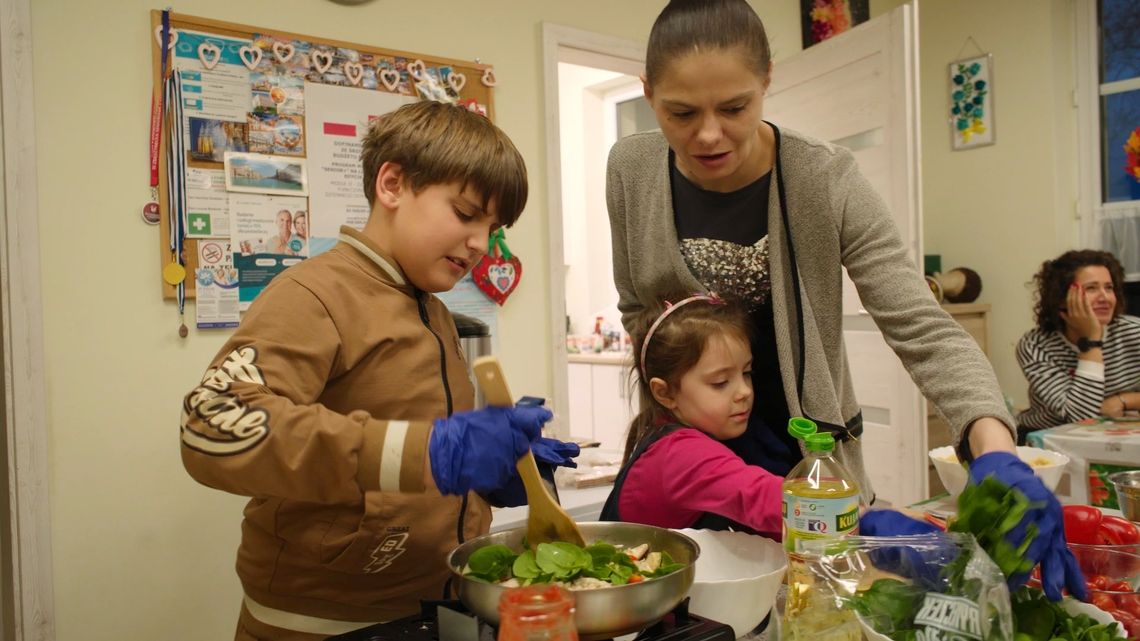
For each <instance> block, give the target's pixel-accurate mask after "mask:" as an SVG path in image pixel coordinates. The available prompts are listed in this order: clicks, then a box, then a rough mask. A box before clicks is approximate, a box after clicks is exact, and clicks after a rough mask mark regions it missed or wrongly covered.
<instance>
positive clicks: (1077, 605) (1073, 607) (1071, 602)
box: [1061, 596, 1128, 637]
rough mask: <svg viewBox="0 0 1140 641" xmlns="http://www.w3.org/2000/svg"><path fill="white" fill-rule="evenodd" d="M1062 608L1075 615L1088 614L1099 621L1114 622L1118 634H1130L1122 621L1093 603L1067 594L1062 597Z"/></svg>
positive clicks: (1123, 635)
mask: <svg viewBox="0 0 1140 641" xmlns="http://www.w3.org/2000/svg"><path fill="white" fill-rule="evenodd" d="M1061 609H1063V610H1064V611H1065V612H1068V613H1069V614H1071V615H1073V616H1077V615H1078V614H1087V615H1089V616H1090V617H1092V619H1093V621H1096V622H1097V623H1109V624H1114V625H1116V634H1117V635H1118V636H1120V637H1127V636H1128V631H1127V630H1125V629H1124V626H1123V625H1121V623H1120V621H1117V620H1116V619H1115V618H1113V616H1112V615H1111V614H1109V613H1107V612H1105V611H1104V610H1101V609H1100V608H1098V607H1096V606H1095V605H1093V604H1091V603H1085V602H1083V601H1078V600H1076V599H1074V598H1073V597H1071V596H1067V597H1065V598H1064V599H1061Z"/></svg>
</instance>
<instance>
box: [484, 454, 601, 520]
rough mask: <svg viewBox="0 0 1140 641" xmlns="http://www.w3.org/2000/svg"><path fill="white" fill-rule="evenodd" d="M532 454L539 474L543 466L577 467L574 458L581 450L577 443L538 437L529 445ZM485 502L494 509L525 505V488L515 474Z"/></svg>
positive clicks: (488, 495)
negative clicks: (537, 465)
mask: <svg viewBox="0 0 1140 641" xmlns="http://www.w3.org/2000/svg"><path fill="white" fill-rule="evenodd" d="M530 449H531V451H533V452H534V460H535V461H536V462H537V463H538V464H539V472H541V471H542V466H543V464H545V465H550V466H554V467H578V463H577V462H575V461H574V457H575V456H578V454H580V453H581V451H582V449H581V448H580V447H578V444H577V443H566V442H563V441H559V440H557V439H553V438H545V437H539V438H538V439H537V440H535V441H534V442H533V443H531V444H530ZM487 502H488V503H490V504H491V505H493V506H495V507H517V506H519V505H526V488H525V487H524V486H523V482H522V477H521V476H519V475H518V474H515V475H514V476H513V477H511V480H510V481H507V484H506V485H504V486H503V487H501V488H499V489H498V490H495V491H494V492H491V493H489V494H487Z"/></svg>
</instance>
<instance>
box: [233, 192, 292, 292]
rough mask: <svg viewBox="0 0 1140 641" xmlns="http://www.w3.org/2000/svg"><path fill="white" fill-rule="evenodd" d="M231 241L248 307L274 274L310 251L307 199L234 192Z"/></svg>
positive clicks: (239, 289)
mask: <svg viewBox="0 0 1140 641" xmlns="http://www.w3.org/2000/svg"><path fill="white" fill-rule="evenodd" d="M229 208H230V217H231V219H232V223H233V224H232V226H231V229H232V231H231V233H230V242H231V243H232V246H233V249H234V254H233V256H234V258H233V261H234V267H237V270H238V302H239V303H240V308H241V310H242V311H245V310H246V309H247V308H248V307H249V304H250V303H251V302H253V299H254V298H257V295H258V294H260V293H261V291H262V290H263V289H265V286H266V285H268V284H269V281H271V280H273V277H274V276H276V275H277V274H280V273H281V272H283V271H285V269H286V268H288V267H290V266H291V265H295V264H297V263H299V262H301V261H302V260H304V259H305V257H306V256H308V255H309V238H308V234H309V227H308V212H307V210H306V208H307V204H306V199H305V198H303V197H299V196H263V195H258V194H246V193H236V192H231V193H230V194H229Z"/></svg>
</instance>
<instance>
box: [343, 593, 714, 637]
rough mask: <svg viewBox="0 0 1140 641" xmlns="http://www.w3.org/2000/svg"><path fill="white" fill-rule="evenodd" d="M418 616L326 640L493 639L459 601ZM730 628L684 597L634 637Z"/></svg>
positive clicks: (426, 607) (433, 605) (434, 604)
mask: <svg viewBox="0 0 1140 641" xmlns="http://www.w3.org/2000/svg"><path fill="white" fill-rule="evenodd" d="M421 606H422V610H421V612H420V614H419V615H418V616H411V617H407V618H404V619H397V620H396V621H391V622H389V623H378V624H376V625H372V626H369V627H367V628H362V629H360V630H356V631H354V632H349V633H347V634H341V635H338V636H335V637H331V638H330V639H329V641H495V634H496V633H495V629H494V628H493V627H491V626H490V625H488V624H487V623H485V622H482V621H480V620H478V619H477V618H476V617H475V616H474V615H472V614H471V613H470V612H469V611H468V610H467V608H465V607H464V606H463V604H462V603H460V602H459V601H424V602H423V603H422V604H421ZM734 638H735V635H734V634H733V632H732V628H731V627H730V626H728V625H725V624H723V623H717V622H716V621H712V620H710V619H705V618H702V617H699V616H697V615H695V614H690V613H689V599H687V598H686V599H685V600H684V601H682V602H681V603H680V605H678V606H677V607H676V608H674V609H673V611H672V612H670V613H669V614H667V615H665V618H663V619H661V620H660V621H658V622H657V623H654V624H653V625H651V626H649V627H648V628H646V629H644V630H642V631H641V632H640V633H638V635H637V637H636V641H733V640H734Z"/></svg>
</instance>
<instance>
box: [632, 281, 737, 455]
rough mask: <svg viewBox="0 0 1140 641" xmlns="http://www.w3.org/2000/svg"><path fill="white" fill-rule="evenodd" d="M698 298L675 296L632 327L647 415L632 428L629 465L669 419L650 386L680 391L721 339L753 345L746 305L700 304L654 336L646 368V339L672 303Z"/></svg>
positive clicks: (681, 311) (677, 314) (676, 314)
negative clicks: (640, 446) (661, 385)
mask: <svg viewBox="0 0 1140 641" xmlns="http://www.w3.org/2000/svg"><path fill="white" fill-rule="evenodd" d="M690 296H692V294H679V295H676V296H671V297H669V298H667V299H665V300H663V301H661V302H659V303H657V304H655V305H652V306H650V307H647V308H646V309H645V310H644V311H642V312H641V314H639V315H638V316H637V317H636V318H635V319H634V320H633V323H632V327H631V329H630V338H631V339H632V342H633V373H632V376H634V377H635V381H636V383H635V384H636V386H637V390H638V398H639V399H640V401H641V412H640V413H638V415H637V416H636V417H634V419H633V421H632V422H631V423H630V424H629V435H628V436H627V437H626V441H625V455H624V456H623V463H624V462H627V461H628V460H629V457H630V455H631V454H632V453H633V449H634V447H635V446H636V445H637V442H638V441H639V440H641V438H642V437H644V436H645V435H646V434H648V433H650V432H652V431H653V430H654V429H656V428H657V427H659V426H660V425H661V424H662V423H663V422H665V421H667V420H668V419H669V416H670V414H669V410H667V409H665V407H664V406H662V405H661V404H660V403H658V402H657V399H655V398H653V393H652V392H651V391H650V389H649V381H650V380H652V379H654V378H660V379H661V380H663V381H665V383H666V384H668V385H669V389H671V390H676V389H677V387H678V386H679V385H680V383H681V377H682V376H684V375H685V372H687V371H689V370H690V369H692V368H693V366H694V365H696V364H697V362H698V361H699V360H701V354H703V353H704V351H705V346H706V345H707V344H708V342H709V339H710V338H713V337H716V336H726V335H727V336H732V337H735V338H738V339H740V340H741V341H743V342H744V344H745V345H750V344H751V343H750V337H751V329H750V323H749V320H748V312H747V311H746V309H745V307H744V306H743V305H741V304H738V303H734V302H730V301H723V300H720V299H716V300H715V301H709V300H695V301H692V302H689V303H686V304H684V305H681V306H680V307H678V308H677V309H675V310H673V311H672V312H671V313H670V314H669V315H668V316H667V317H666V318H665V320H664V321H662V322H661V323H660V324H659V325H657V327H656V328H655V329H653V333H652V335H651V336H650V341H649V344H648V345H647V346H645V347H644V351H645V359H644V362H642V356H641V354H642V348H643V346H644V345H645V339H646V334H648V333H649V330H650V328H651V327H652V326H653V323H654V322H655V321H656V320H657V319H658V318H659V317H660V316H661V315H662V314H663V313H664V312H665V310H666V309H668V308H669V307H670V304H669V303H668V302H667V301H677V302H679V301H682V300H684V299H686V298H689V297H690Z"/></svg>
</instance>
